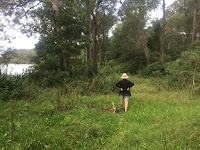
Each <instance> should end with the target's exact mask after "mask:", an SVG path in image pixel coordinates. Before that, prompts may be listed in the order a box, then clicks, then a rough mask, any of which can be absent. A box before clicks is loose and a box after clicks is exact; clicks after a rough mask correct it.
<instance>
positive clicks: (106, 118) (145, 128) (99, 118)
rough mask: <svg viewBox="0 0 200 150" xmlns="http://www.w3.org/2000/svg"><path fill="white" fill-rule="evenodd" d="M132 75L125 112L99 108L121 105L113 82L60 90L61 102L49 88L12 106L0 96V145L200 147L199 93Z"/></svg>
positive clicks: (18, 147) (76, 147) (58, 147)
mask: <svg viewBox="0 0 200 150" xmlns="http://www.w3.org/2000/svg"><path fill="white" fill-rule="evenodd" d="M130 80H131V81H133V82H134V83H135V86H134V87H133V88H131V92H132V96H131V97H130V100H129V107H128V112H127V113H111V112H108V111H102V108H104V107H111V105H112V102H114V103H115V105H116V106H117V107H120V101H119V96H118V93H117V91H118V89H117V88H116V92H114V93H110V94H107V95H102V94H94V95H90V96H79V95H66V94H61V95H60V107H59V108H58V107H57V99H58V89H52V88H51V89H46V90H42V91H41V92H40V93H39V95H38V96H37V98H35V99H32V100H26V101H22V100H21V101H20V100H19V101H13V110H11V102H2V101H1V102H0V106H1V112H0V141H1V142H0V149H8V150H12V149H13V150H16V149H19V150H21V149H56V150H58V149H62V150H63V149H67V150H68V149H73V150H74V149H133V150H134V149H135V150H138V149H148V150H149V149H150V150H155V149H161V150H162V149H167V150H172V149H180V150H184V149H191V150H198V149H200V111H199V109H200V101H199V100H198V98H199V97H193V96H192V95H191V93H189V92H187V91H170V90H166V88H165V86H164V85H163V84H164V81H162V80H160V81H159V80H158V79H157V80H153V79H141V78H138V77H136V76H134V77H130ZM11 111H13V112H14V117H13V118H12V115H11ZM12 119H13V120H14V131H13V137H12V122H11V120H12Z"/></svg>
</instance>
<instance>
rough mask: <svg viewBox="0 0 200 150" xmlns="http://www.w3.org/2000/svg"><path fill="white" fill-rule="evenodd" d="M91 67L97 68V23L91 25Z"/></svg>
mask: <svg viewBox="0 0 200 150" xmlns="http://www.w3.org/2000/svg"><path fill="white" fill-rule="evenodd" d="M93 67H94V68H97V24H96V23H94V27H93Z"/></svg>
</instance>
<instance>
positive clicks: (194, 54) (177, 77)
mask: <svg viewBox="0 0 200 150" xmlns="http://www.w3.org/2000/svg"><path fill="white" fill-rule="evenodd" d="M199 60H200V42H199V40H197V41H196V42H195V43H194V44H192V45H191V46H190V48H189V49H188V51H185V52H182V54H181V57H180V58H179V59H177V60H176V61H174V62H171V63H168V64H167V67H166V71H167V72H168V73H169V76H168V78H169V84H170V85H172V86H175V87H178V88H184V87H185V86H191V87H193V88H196V85H198V84H199V80H200V76H199V73H200V62H199Z"/></svg>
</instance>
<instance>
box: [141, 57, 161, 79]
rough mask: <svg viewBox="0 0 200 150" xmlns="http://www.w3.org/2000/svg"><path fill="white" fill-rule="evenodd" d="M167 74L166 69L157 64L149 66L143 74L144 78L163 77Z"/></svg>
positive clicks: (159, 63)
mask: <svg viewBox="0 0 200 150" xmlns="http://www.w3.org/2000/svg"><path fill="white" fill-rule="evenodd" d="M164 74H165V68H164V67H163V66H162V63H161V62H160V61H159V62H155V63H153V64H151V65H149V66H147V67H146V68H145V69H144V70H143V71H142V72H141V75H142V76H148V77H150V76H151V77H162V76H163V75H164Z"/></svg>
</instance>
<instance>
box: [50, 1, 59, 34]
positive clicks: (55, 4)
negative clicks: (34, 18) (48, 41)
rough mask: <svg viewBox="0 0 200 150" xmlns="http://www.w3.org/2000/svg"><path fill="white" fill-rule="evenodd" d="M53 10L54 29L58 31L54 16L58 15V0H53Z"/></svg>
mask: <svg viewBox="0 0 200 150" xmlns="http://www.w3.org/2000/svg"><path fill="white" fill-rule="evenodd" d="M52 3H53V12H54V31H55V32H58V31H60V27H59V25H58V24H57V21H56V17H57V16H58V15H59V5H60V0H53V1H52Z"/></svg>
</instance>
